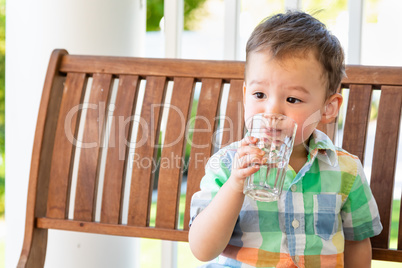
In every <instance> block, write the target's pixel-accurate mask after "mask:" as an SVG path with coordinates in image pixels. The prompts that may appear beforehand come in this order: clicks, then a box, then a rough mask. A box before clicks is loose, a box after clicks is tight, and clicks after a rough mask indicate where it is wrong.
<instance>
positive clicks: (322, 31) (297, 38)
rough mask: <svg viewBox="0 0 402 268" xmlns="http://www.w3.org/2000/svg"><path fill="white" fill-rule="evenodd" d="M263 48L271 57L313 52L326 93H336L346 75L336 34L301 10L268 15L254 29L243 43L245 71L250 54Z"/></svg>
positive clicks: (342, 54)
mask: <svg viewBox="0 0 402 268" xmlns="http://www.w3.org/2000/svg"><path fill="white" fill-rule="evenodd" d="M264 49H269V51H270V52H271V53H272V55H273V57H274V58H281V57H284V56H294V55H296V56H300V55H306V54H307V53H308V52H313V53H314V54H315V56H316V57H317V60H318V61H319V62H320V63H321V64H322V66H323V68H324V77H325V78H326V80H327V81H328V83H327V94H326V95H327V97H329V96H330V95H332V94H335V93H336V91H337V89H338V87H339V86H340V83H341V80H342V78H343V77H344V76H345V63H344V58H345V57H344V52H343V49H342V46H341V44H340V42H339V40H338V38H336V37H335V36H334V35H332V34H331V33H330V32H329V31H328V29H327V28H326V26H325V25H324V24H323V23H322V22H320V21H319V20H317V19H315V18H314V17H312V16H311V15H309V14H306V13H304V12H300V11H288V12H286V13H284V14H277V15H274V16H272V17H268V18H266V19H265V20H263V21H262V22H261V23H260V24H259V25H258V26H257V27H256V28H255V29H254V31H253V33H252V34H251V36H250V38H249V40H248V41H247V46H246V72H247V63H248V59H249V56H250V54H251V53H252V52H257V51H261V50H264Z"/></svg>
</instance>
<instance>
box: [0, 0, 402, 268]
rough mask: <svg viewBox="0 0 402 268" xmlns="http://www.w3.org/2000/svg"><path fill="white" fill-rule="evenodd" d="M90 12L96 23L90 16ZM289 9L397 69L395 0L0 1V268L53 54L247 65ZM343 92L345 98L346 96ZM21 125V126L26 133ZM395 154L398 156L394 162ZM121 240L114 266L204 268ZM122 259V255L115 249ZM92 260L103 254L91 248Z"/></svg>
mask: <svg viewBox="0 0 402 268" xmlns="http://www.w3.org/2000/svg"><path fill="white" fill-rule="evenodd" d="M6 6H7V8H6ZM94 6H97V8H98V10H97V12H98V13H99V16H97V15H96V14H94V13H97V12H93V11H92V9H91V8H92V7H94ZM103 6H104V7H103ZM77 7H79V8H77ZM288 8H294V9H295V8H297V9H301V10H303V11H306V12H308V13H311V14H314V16H315V17H317V18H318V19H320V20H321V21H322V22H324V23H325V24H326V25H327V27H328V28H329V29H330V30H331V31H332V32H333V33H334V34H335V35H336V36H337V37H338V38H339V39H340V41H341V43H342V45H343V47H344V49H345V51H346V55H347V63H348V64H363V65H387V66H402V53H401V52H400V48H401V47H402V34H401V28H402V16H401V15H400V10H402V1H400V0H349V1H348V0H247V1H246V0H184V1H183V2H181V1H177V0H166V1H165V2H164V1H163V0H132V1H130V0H124V1H116V2H115V3H114V2H113V1H111V0H110V1H108V0H102V1H94V0H71V1H50V0H38V1H33V2H30V1H28V0H13V1H11V0H9V1H7V3H6V1H5V0H0V268H2V267H15V266H16V263H17V260H18V257H19V253H20V249H21V245H22V237H23V228H24V220H25V202H26V189H27V183H28V174H29V165H30V155H31V150H32V143H33V133H34V127H35V124H36V115H37V110H38V105H39V101H40V94H41V90H42V88H41V87H42V86H43V81H44V76H45V72H46V66H47V62H48V59H49V56H50V52H51V50H52V49H54V48H66V49H67V50H68V51H69V52H70V53H71V54H98V55H100V54H105V55H116V56H141V57H157V58H163V57H177V58H188V59H211V60H224V59H225V60H245V44H246V41H247V39H248V37H249V35H250V33H251V31H252V30H253V29H254V27H255V26H256V25H257V24H258V23H259V22H260V21H261V20H263V19H264V18H265V17H267V16H269V15H272V14H274V13H278V12H284V11H285V10H286V9H288ZM133 10H134V11H133ZM6 14H7V51H6V43H5V38H6ZM112 20H113V21H114V22H113V23H112V22H111V21H112ZM123 26H124V27H123ZM116 27H118V28H117V29H118V30H116ZM119 30H121V31H122V32H123V33H122V34H120V35H119V34H118V33H116V32H119ZM98 37H99V38H98ZM83 40H85V42H83ZM113 41H116V42H115V43H114V42H113ZM6 52H7V54H6ZM6 56H7V57H6ZM6 60H7V94H5V92H6V91H5V85H6V81H5V70H6ZM343 94H344V96H345V99H347V91H345V92H344V93H343ZM5 96H6V98H7V130H6V129H5V121H6V120H5V118H6V115H5ZM379 98H380V92H375V94H374V96H373V104H372V112H371V122H370V126H369V134H368V139H371V140H374V133H375V126H376V118H377V117H376V109H377V105H378V100H379ZM344 112H345V109H343V110H342V112H341V115H340V120H339V122H340V123H339V135H338V138H337V140H336V143H337V144H338V145H340V144H341V142H342V127H343V125H342V123H343V120H342V119H343V114H344ZM20 120H23V124H24V125H23V126H22V127H21V123H18V122H21V121H20ZM5 133H7V135H6V134H5ZM5 137H7V139H5ZM5 144H6V145H5ZM5 146H6V147H7V152H6V154H5ZM372 150H373V148H372V147H369V148H366V154H367V155H370V154H371V155H372ZM401 152H402V150H401V149H400V150H399V153H398V156H399V157H398V161H399V162H400V161H401V160H402V157H400V155H401ZM370 159H371V158H370V157H366V163H365V166H364V168H365V171H366V174H367V176H368V178H369V177H370V172H371V162H370ZM5 165H7V176H5ZM401 166H402V164H399V165H398V169H397V171H396V178H397V182H396V185H395V192H394V196H395V197H400V196H401V184H402V171H401V168H402V167H401ZM5 184H6V186H5ZM21 185H22V186H23V187H21ZM5 187H6V188H7V194H6V196H7V197H5ZM5 201H6V202H5ZM5 203H6V205H5ZM181 207H182V206H181ZM5 208H6V213H5ZM399 208H400V202H398V201H395V202H394V207H393V213H392V218H393V220H392V232H391V246H393V247H395V248H396V243H397V241H396V240H397V239H396V237H397V232H398V225H397V221H398V219H399ZM5 215H6V216H5ZM5 219H6V221H5ZM6 222H7V224H6ZM151 224H152V223H151ZM6 230H7V232H6ZM50 236H52V238H53V240H54V241H57V242H54V243H59V244H65V247H64V248H62V249H59V254H58V255H57V254H56V255H57V256H58V257H60V256H61V257H60V258H62V257H64V258H67V257H68V256H70V255H71V254H78V257H76V258H77V259H79V258H80V256H81V255H79V254H82V253H81V252H85V254H82V256H88V252H91V248H94V247H95V244H102V242H101V243H98V242H97V241H98V240H96V239H97V238H94V237H91V235H89V236H88V235H87V236H85V235H84V236H80V237H79V238H74V239H75V240H74V239H71V241H68V240H66V238H65V236H64V237H63V234H60V235H59V234H58V233H56V232H55V233H54V234H53V233H52V234H51V235H50ZM124 239H125V238H124ZM60 241H62V242H60ZM77 241H78V242H77ZM91 241H92V242H91ZM94 241H95V242H94ZM125 241H126V244H125V245H127V247H126V255H124V257H121V256H118V258H120V259H124V258H130V260H125V261H124V260H123V263H126V265H124V264H122V265H121V266H118V265H117V264H116V265H115V266H113V267H145V268H148V267H149V268H154V267H170V266H165V265H163V263H166V261H167V260H166V258H167V259H169V260H168V261H169V262H172V263H175V265H176V264H177V267H182V268H188V267H196V266H197V265H199V264H201V263H200V262H199V261H197V260H196V259H195V258H194V257H193V256H192V255H191V253H190V251H189V248H188V245H187V243H174V245H172V244H168V245H166V244H164V242H161V241H155V240H150V239H136V240H135V241H134V242H132V241H133V240H132V239H131V240H125ZM52 243H53V242H49V245H54V244H52ZM103 244H104V242H103ZM110 244H112V245H113V243H110ZM86 247H88V248H89V249H87V248H86ZM166 247H167V248H168V249H169V248H170V249H173V250H172V252H175V253H174V254H175V257H173V260H170V258H171V254H168V255H164V254H166V250H165V251H164V248H166ZM51 248H52V247H51ZM103 250H105V249H103ZM107 250H110V249H106V251H107ZM65 251H69V252H65ZM106 251H104V252H106ZM121 251H124V250H123V249H121V248H120V249H119V252H121ZM6 252H7V254H6ZM164 252H165V253H164ZM168 252H169V251H168ZM92 254H93V256H99V255H100V254H99V251H96V250H94V251H92ZM105 254H106V253H105ZM66 256H67V257H66ZM76 256H77V255H76ZM100 259H101V258H100ZM133 259H135V260H133ZM68 261H69V260H65V261H63V262H65V263H66V265H67V266H66V267H78V266H71V265H70V266H68V264H67V263H68ZM49 263H52V262H51V260H49V262H47V267H54V266H51V264H49ZM116 263H117V262H116ZM128 263H129V264H128ZM104 265H106V264H104ZM385 265H387V267H401V265H398V264H395V263H387V264H385V263H383V262H373V267H385ZM57 267H59V266H57ZM80 267H81V266H80ZM82 267H88V266H82ZM93 267H95V266H93ZM96 267H100V266H96ZM101 267H110V266H107V265H106V266H101Z"/></svg>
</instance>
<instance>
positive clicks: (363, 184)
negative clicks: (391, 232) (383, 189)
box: [341, 159, 382, 241]
mask: <svg viewBox="0 0 402 268" xmlns="http://www.w3.org/2000/svg"><path fill="white" fill-rule="evenodd" d="M356 163H357V175H356V177H355V180H354V182H353V185H352V187H351V190H350V192H349V195H348V197H347V199H346V201H345V203H344V205H343V207H342V211H341V215H342V222H343V223H342V225H343V231H344V234H345V239H346V240H354V241H359V240H363V239H365V238H368V237H372V236H376V235H378V234H380V233H381V231H382V225H381V222H380V215H379V213H378V207H377V203H376V201H375V199H374V196H373V194H372V193H371V189H370V186H369V184H368V182H367V180H366V176H365V175H364V170H363V167H362V164H361V162H360V160H359V159H356Z"/></svg>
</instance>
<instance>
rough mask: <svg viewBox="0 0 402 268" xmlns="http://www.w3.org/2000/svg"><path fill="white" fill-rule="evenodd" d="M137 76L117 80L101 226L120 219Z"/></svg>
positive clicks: (137, 83) (115, 222)
mask: <svg viewBox="0 0 402 268" xmlns="http://www.w3.org/2000/svg"><path fill="white" fill-rule="evenodd" d="M139 85H140V81H139V77H138V76H128V75H122V76H120V79H119V87H118V90H117V97H116V101H115V104H114V107H115V110H114V112H113V117H112V122H111V126H112V127H111V130H110V133H109V136H108V137H109V143H108V151H107V157H106V167H105V177H104V184H103V193H102V207H101V222H103V223H112V224H118V223H121V219H122V200H123V192H124V188H123V186H124V183H125V180H124V178H125V176H126V173H125V170H126V169H127V164H128V162H129V156H128V141H129V137H130V135H131V132H130V130H131V128H132V120H131V117H132V116H133V115H134V112H135V103H136V102H137V95H138V94H137V93H138V87H139Z"/></svg>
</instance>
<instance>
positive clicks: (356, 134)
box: [342, 85, 372, 164]
mask: <svg viewBox="0 0 402 268" xmlns="http://www.w3.org/2000/svg"><path fill="white" fill-rule="evenodd" d="M371 95H372V88H371V86H370V85H352V86H351V87H350V91H349V103H348V109H347V112H346V113H347V114H346V118H345V128H344V131H343V136H344V138H343V143H342V148H343V149H345V150H346V151H348V152H349V153H351V154H354V155H356V156H358V157H359V159H360V160H361V162H362V163H363V164H364V150H365V144H366V136H367V128H368V122H369V119H370V108H371Z"/></svg>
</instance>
